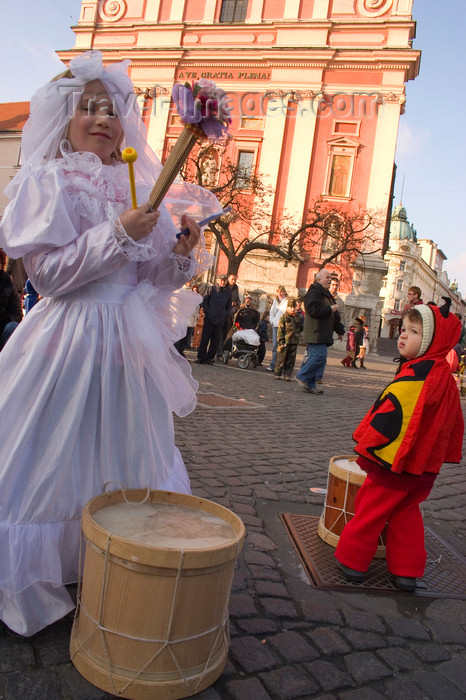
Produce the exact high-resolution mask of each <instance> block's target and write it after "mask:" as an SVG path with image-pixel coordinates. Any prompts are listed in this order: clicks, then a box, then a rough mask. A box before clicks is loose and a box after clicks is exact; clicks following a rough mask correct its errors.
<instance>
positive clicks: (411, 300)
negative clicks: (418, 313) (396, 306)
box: [398, 286, 424, 331]
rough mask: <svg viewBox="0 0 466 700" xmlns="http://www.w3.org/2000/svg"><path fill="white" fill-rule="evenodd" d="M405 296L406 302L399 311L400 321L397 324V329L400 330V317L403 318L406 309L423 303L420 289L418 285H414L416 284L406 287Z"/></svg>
mask: <svg viewBox="0 0 466 700" xmlns="http://www.w3.org/2000/svg"><path fill="white" fill-rule="evenodd" d="M406 296H407V302H406V304H405V305H404V306H403V311H402V312H401V319H400V323H399V326H398V330H399V331H401V322H402V318H403V316H404V314H405V313H406V312H407V311H409V310H410V309H412V308H413V307H414V306H417V305H418V304H423V303H424V302H423V301H422V299H421V296H422V292H421V289H420V288H419V287H416V286H413V287H410V288H409V289H408V294H407V295H406Z"/></svg>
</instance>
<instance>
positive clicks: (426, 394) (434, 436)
mask: <svg viewBox="0 0 466 700" xmlns="http://www.w3.org/2000/svg"><path fill="white" fill-rule="evenodd" d="M448 302H449V300H448ZM429 306H430V308H431V310H432V312H433V315H434V333H433V337H432V341H431V343H430V345H429V347H428V348H427V350H426V352H425V353H424V354H423V355H421V356H420V357H416V358H415V359H413V360H407V361H405V362H404V363H403V364H402V365H401V366H400V368H399V370H398V372H397V374H396V376H395V379H394V380H393V381H392V382H391V383H390V384H389V385H388V386H387V387H386V388H385V389H384V390H383V391H382V393H381V394H380V396H379V397H378V398H377V400H376V402H375V403H374V405H373V406H372V408H371V410H370V411H369V412H368V413H367V414H366V416H365V417H364V418H363V420H362V421H361V423H360V424H359V426H358V427H357V428H356V430H355V432H354V435H353V439H354V440H355V441H356V443H357V444H356V447H355V448H354V449H355V451H356V452H357V453H358V454H359V455H360V456H361V457H362V458H363V459H364V460H369V461H370V462H372V463H375V464H377V465H379V466H380V467H383V468H385V469H387V470H389V471H392V472H394V473H397V474H414V475H421V474H424V473H427V472H429V473H433V474H438V472H439V471H440V467H441V466H442V464H443V463H444V462H455V463H457V462H459V461H460V460H461V451H462V445H463V432H464V419H463V413H462V411H461V403H460V396H459V392H458V387H457V386H456V384H455V381H454V379H453V377H452V374H451V370H450V367H449V365H448V362H447V360H446V356H447V354H448V352H449V351H450V350H451V348H452V347H453V346H454V345H455V344H456V343H457V342H458V339H459V336H460V333H461V323H460V321H459V320H458V319H457V318H456V316H454V315H453V314H451V313H449V311H448V308H449V303H446V304H445V305H444V306H443V307H441V308H439V307H437V306H435V305H434V304H432V303H430V304H429Z"/></svg>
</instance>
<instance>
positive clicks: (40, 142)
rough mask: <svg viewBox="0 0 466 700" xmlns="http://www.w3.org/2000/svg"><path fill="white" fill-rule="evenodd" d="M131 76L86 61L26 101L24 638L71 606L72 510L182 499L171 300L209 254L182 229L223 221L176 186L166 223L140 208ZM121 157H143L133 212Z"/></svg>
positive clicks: (15, 518) (19, 404) (15, 588)
mask: <svg viewBox="0 0 466 700" xmlns="http://www.w3.org/2000/svg"><path fill="white" fill-rule="evenodd" d="M128 63H129V61H124V62H122V63H121V64H116V65H111V66H110V67H104V66H103V63H102V54H101V53H100V52H98V51H91V52H86V53H84V54H81V55H79V56H77V57H76V58H74V59H72V61H71V62H70V64H69V70H68V71H66V72H65V73H63V74H62V75H61V76H58V78H57V79H55V81H52V82H50V83H49V84H47V85H46V86H44V87H43V88H41V89H40V90H38V92H37V93H36V94H35V95H34V96H33V98H32V100H31V116H30V118H29V120H28V122H27V124H26V125H25V127H24V131H23V142H22V156H23V166H22V168H21V170H20V171H19V173H18V174H17V175H16V177H15V178H14V179H13V180H12V182H11V183H10V184H9V186H8V188H7V194H8V196H9V197H10V198H11V199H12V201H11V202H10V204H9V205H8V207H7V208H6V210H5V213H4V215H3V219H2V222H1V227H0V244H1V245H2V246H3V247H4V249H5V250H6V252H7V253H8V255H9V256H11V257H13V258H19V257H22V258H23V260H24V264H25V267H26V270H27V273H28V275H29V279H30V281H31V284H32V285H33V287H34V289H36V290H37V291H38V293H39V294H40V295H41V296H42V297H43V298H42V299H41V301H39V302H38V304H37V305H36V307H35V309H34V313H31V314H27V315H26V316H25V318H24V321H22V323H21V324H20V326H19V327H18V329H17V330H16V331H15V334H14V335H13V337H12V338H11V339H10V341H9V342H8V344H7V345H6V347H5V349H4V350H3V352H2V353H1V357H0V374H1V377H2V392H1V395H0V425H1V429H2V440H1V441H0V493H1V502H0V561H1V562H2V564H1V567H0V618H1V619H2V620H3V621H4V622H5V623H6V624H7V625H8V627H10V628H11V629H12V630H14V631H15V632H17V633H19V634H22V635H26V636H29V635H31V634H34V633H35V632H37V631H38V630H40V629H42V628H43V627H45V626H46V625H49V624H50V623H52V622H54V621H56V620H58V619H60V618H61V617H63V616H64V615H65V614H66V613H68V612H69V611H70V610H71V609H72V608H73V607H74V604H73V601H72V599H71V597H70V595H69V593H68V592H67V590H66V588H65V585H66V584H69V583H73V582H75V581H76V580H77V577H78V559H79V544H80V518H81V513H82V509H83V506H84V505H85V503H86V502H87V501H88V500H89V499H91V498H92V497H94V496H96V495H98V494H100V493H101V492H102V490H103V489H104V486H105V484H106V483H107V482H110V483H115V484H117V483H119V484H121V483H122V484H125V485H126V486H127V487H129V488H145V487H150V488H157V489H168V490H174V491H181V492H185V493H189V491H190V486H189V479H188V475H187V472H186V468H185V466H184V464H183V461H182V459H181V455H180V453H179V451H178V450H177V448H176V447H175V441H174V426H173V417H172V412H173V411H174V412H176V413H177V414H178V415H181V416H183V415H186V414H187V413H188V412H190V411H192V410H193V408H194V406H195V404H196V389H197V382H195V381H194V380H193V378H192V376H191V370H190V366H189V363H188V362H187V361H186V360H185V359H183V358H182V357H181V356H180V355H179V354H178V353H177V352H176V350H175V348H174V343H175V342H176V340H178V339H179V338H180V337H181V336H182V335H183V333H184V331H185V329H186V326H187V324H188V320H189V318H190V316H191V314H192V312H193V311H194V309H195V307H196V306H197V304H198V302H199V296H198V295H197V294H190V295H188V298H191V299H192V304H190V303H185V300H184V297H183V299H182V298H181V297H182V295H180V294H179V292H178V290H179V289H180V288H181V287H182V285H183V284H184V283H185V282H186V281H187V280H189V279H190V278H191V277H193V275H195V274H196V273H197V272H199V265H198V258H199V257H201V256H203V255H204V253H205V251H204V249H200V248H199V245H200V244H199V241H200V228H199V226H198V225H197V223H196V222H195V220H194V218H190V217H189V218H188V217H187V216H185V215H182V216H181V221H180V218H179V217H178V215H179V214H181V212H182V211H184V210H185V208H187V207H189V208H190V212H191V215H192V216H193V217H195V218H197V217H199V218H201V217H203V216H206V215H208V214H209V213H210V214H212V213H213V212H215V211H218V210H219V208H220V207H219V204H218V201H217V200H216V199H215V197H213V195H211V194H210V193H208V192H207V191H206V190H203V189H202V188H197V187H196V188H195V187H194V186H189V185H188V184H187V183H180V184H179V185H178V186H179V188H180V191H178V192H177V191H173V190H172V192H171V193H169V194H168V196H167V197H166V199H165V203H166V204H167V205H170V213H171V214H172V215H173V216H175V215H176V217H177V219H176V224H175V222H174V220H173V218H172V216H171V215H170V213H169V210H168V209H167V207H166V206H165V204H164V205H163V206H162V207H161V208H160V211H152V210H151V209H150V208H149V205H148V203H147V202H148V196H149V193H150V190H151V188H152V186H153V184H154V181H155V180H156V179H157V176H158V174H159V173H160V170H161V165H160V163H159V162H158V160H157V158H156V156H155V155H154V153H153V152H152V151H151V149H150V148H149V146H148V145H147V133H146V130H145V127H144V124H143V122H142V120H141V116H140V112H139V108H138V104H137V101H136V96H135V94H134V88H133V85H132V83H131V81H130V79H129V77H128V75H127V66H128ZM124 145H127V146H132V147H133V148H135V149H136V150H137V152H138V159H137V162H136V163H135V174H136V180H137V188H138V200H139V202H140V203H141V204H140V206H139V207H137V208H136V209H132V208H131V197H130V188H129V180H128V171H127V166H126V165H125V164H124V163H123V162H122V159H121V148H123V147H124ZM180 226H181V227H182V228H184V227H187V228H188V229H189V233H188V235H183V236H181V237H180V239H179V240H178V241H177V239H176V232H177V230H178V228H179V227H180ZM204 260H205V257H204ZM205 263H206V264H207V265H208V264H209V263H208V261H207V260H205ZM25 407H27V409H26V411H25Z"/></svg>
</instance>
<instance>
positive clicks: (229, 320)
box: [218, 274, 240, 360]
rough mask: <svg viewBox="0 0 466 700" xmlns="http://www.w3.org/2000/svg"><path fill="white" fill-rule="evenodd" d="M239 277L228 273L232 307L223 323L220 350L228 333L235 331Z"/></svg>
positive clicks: (219, 357) (220, 356)
mask: <svg viewBox="0 0 466 700" xmlns="http://www.w3.org/2000/svg"><path fill="white" fill-rule="evenodd" d="M237 279H238V277H237V275H234V274H230V275H228V278H227V288H228V289H229V290H230V294H231V309H230V312H229V314H228V316H227V317H226V319H225V323H224V324H223V328H222V337H221V339H220V343H219V346H218V347H219V350H220V351H222V350H223V345H224V343H225V340H226V339H227V337H228V334H230V336H231V335H232V333H233V332H234V331H231V328H232V326H233V319H234V318H235V314H236V313H237V311H238V309H239V307H240V299H239V288H238V285H237V284H236V282H237ZM230 331H231V333H230ZM218 359H219V360H221V359H222V352H219V355H218Z"/></svg>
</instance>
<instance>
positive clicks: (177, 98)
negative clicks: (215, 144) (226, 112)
mask: <svg viewBox="0 0 466 700" xmlns="http://www.w3.org/2000/svg"><path fill="white" fill-rule="evenodd" d="M172 97H173V100H174V102H175V104H176V108H177V110H178V114H179V115H180V117H181V120H182V122H183V123H184V124H197V125H198V126H200V127H201V129H202V130H203V132H204V133H205V135H206V136H207V138H208V139H210V140H211V141H218V140H219V139H221V138H224V137H225V136H227V133H228V128H227V127H226V126H225V125H224V124H222V121H220V120H221V119H222V117H220V115H219V100H218V98H217V95H215V93H214V95H213V96H210V95H208V94H205V93H203V92H198V93H197V96H196V97H194V94H193V91H192V90H191V89H190V88H188V87H187V86H186V85H181V83H176V84H175V85H174V86H173V90H172Z"/></svg>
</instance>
